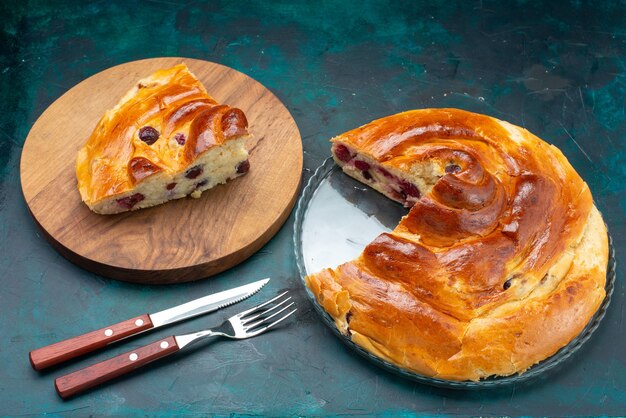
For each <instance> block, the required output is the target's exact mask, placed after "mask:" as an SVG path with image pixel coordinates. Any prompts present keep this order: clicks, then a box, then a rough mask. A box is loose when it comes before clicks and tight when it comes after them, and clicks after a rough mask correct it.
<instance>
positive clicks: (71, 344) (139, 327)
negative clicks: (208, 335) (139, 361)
mask: <svg viewBox="0 0 626 418" xmlns="http://www.w3.org/2000/svg"><path fill="white" fill-rule="evenodd" d="M150 328H153V325H152V321H151V320H150V316H149V315H147V314H146V315H141V316H138V317H136V318H132V319H129V320H127V321H123V322H119V323H117V324H115V325H111V326H109V327H105V328H102V329H99V330H97V331H92V332H88V333H87V334H83V335H79V336H78V337H73V338H70V339H67V340H64V341H59V342H58V343H54V344H51V345H48V346H45V347H41V348H38V349H36V350H33V351H31V352H30V354H29V357H30V364H31V365H32V366H33V368H34V369H35V370H43V369H45V368H47V367H50V366H54V365H56V364H59V363H63V362H64V361H67V360H70V359H73V358H75V357H78V356H82V355H83V354H87V353H90V352H92V351H94V350H97V349H99V348H103V347H106V346H107V345H109V344H111V343H113V342H115V341H118V340H121V339H122V338H126V337H129V336H131V335H135V334H139V333H140V332H142V331H145V330H147V329H150Z"/></svg>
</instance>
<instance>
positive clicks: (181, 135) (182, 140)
mask: <svg viewBox="0 0 626 418" xmlns="http://www.w3.org/2000/svg"><path fill="white" fill-rule="evenodd" d="M174 140H175V141H176V142H178V145H185V141H186V138H185V134H184V133H182V132H179V133H177V134H176V135H174Z"/></svg>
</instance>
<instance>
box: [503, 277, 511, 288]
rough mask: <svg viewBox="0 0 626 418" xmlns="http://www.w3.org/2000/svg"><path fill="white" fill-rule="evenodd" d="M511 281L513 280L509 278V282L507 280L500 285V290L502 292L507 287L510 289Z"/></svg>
mask: <svg viewBox="0 0 626 418" xmlns="http://www.w3.org/2000/svg"><path fill="white" fill-rule="evenodd" d="M512 281H513V278H512V277H511V278H510V279H509V280H507V281H506V282H504V284H503V285H502V288H503V289H504V290H507V289H508V288H509V287H511V282H512Z"/></svg>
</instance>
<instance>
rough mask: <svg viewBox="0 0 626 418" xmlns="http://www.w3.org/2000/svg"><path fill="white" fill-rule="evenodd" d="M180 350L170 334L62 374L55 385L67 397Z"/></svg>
mask: <svg viewBox="0 0 626 418" xmlns="http://www.w3.org/2000/svg"><path fill="white" fill-rule="evenodd" d="M179 350H180V348H179V347H178V344H177V343H176V339H175V338H174V336H170V337H167V338H164V339H161V340H158V341H155V342H153V343H151V344H148V345H144V346H143V347H139V348H137V349H135V350H133V351H129V352H127V353H124V354H120V355H119V356H116V357H113V358H110V359H108V360H104V361H102V362H100V363H96V364H94V365H91V366H89V367H86V368H84V369H81V370H78V371H75V372H73V373H70V374H67V375H65V376H61V377H59V378H57V379H56V380H55V381H54V386H55V387H56V390H57V393H58V394H59V396H60V397H61V398H63V399H66V398H68V397H70V396H73V395H76V394H77V393H80V392H82V391H84V390H87V389H90V388H92V387H94V386H97V385H99V384H101V383H104V382H106V381H108V380H111V379H114V378H116V377H118V376H121V375H123V374H126V373H129V372H131V371H133V370H135V369H137V368H139V367H141V366H144V365H146V364H148V363H150V362H152V361H154V360H157V359H160V358H162V357H165V356H168V355H170V354H173V353H175V352H177V351H179Z"/></svg>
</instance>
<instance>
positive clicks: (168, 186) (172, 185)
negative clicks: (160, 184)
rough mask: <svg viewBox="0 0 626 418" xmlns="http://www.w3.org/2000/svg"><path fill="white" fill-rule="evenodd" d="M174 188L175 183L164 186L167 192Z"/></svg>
mask: <svg viewBox="0 0 626 418" xmlns="http://www.w3.org/2000/svg"><path fill="white" fill-rule="evenodd" d="M174 187H176V183H170V184H168V185H167V186H165V188H166V189H167V190H172V189H173V188H174Z"/></svg>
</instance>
